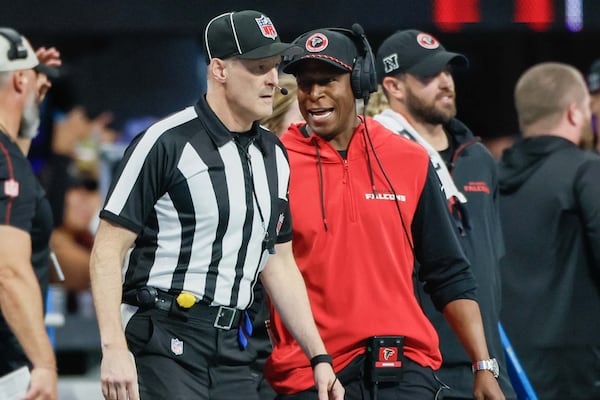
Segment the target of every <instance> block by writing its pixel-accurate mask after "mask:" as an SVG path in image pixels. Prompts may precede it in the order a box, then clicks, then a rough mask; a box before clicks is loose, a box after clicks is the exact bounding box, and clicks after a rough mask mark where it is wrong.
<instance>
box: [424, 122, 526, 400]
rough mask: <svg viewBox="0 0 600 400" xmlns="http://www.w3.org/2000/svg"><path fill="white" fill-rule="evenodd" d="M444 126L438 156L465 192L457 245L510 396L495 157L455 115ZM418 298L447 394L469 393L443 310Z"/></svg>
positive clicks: (466, 363) (467, 366)
mask: <svg viewBox="0 0 600 400" xmlns="http://www.w3.org/2000/svg"><path fill="white" fill-rule="evenodd" d="M444 129H445V130H446V132H447V133H448V135H449V139H450V140H451V142H452V143H451V148H450V149H451V151H450V153H449V154H448V153H447V152H442V157H443V158H444V160H445V161H446V165H447V166H448V169H449V172H450V174H451V175H452V179H453V180H454V183H455V184H456V187H457V188H458V190H460V191H461V192H462V193H463V194H464V195H465V196H466V197H467V203H465V204H463V205H462V208H463V211H462V213H461V214H462V221H458V220H456V218H455V221H456V222H457V233H458V235H459V239H460V242H461V245H462V248H463V250H464V252H465V254H466V255H467V258H468V259H469V261H470V262H471V269H472V271H473V274H474V275H475V278H476V280H477V284H478V290H477V298H478V301H479V307H480V309H481V313H482V319H483V326H484V329H485V334H486V340H487V344H488V350H489V353H490V356H492V357H495V358H496V359H497V360H498V363H499V364H500V373H501V374H500V378H499V383H500V387H501V388H502V391H503V392H504V394H505V396H506V398H507V399H511V398H516V396H515V394H514V391H513V389H512V386H511V384H510V379H509V377H508V374H507V369H506V362H505V356H504V349H503V347H502V343H501V341H500V336H499V333H498V320H499V318H500V305H501V283H500V267H499V262H500V258H501V257H502V256H503V254H504V244H503V238H502V229H501V225H500V219H499V206H498V196H499V194H498V179H497V169H496V162H495V161H494V159H493V157H492V156H491V154H490V153H489V151H488V150H487V149H486V148H485V146H483V145H482V144H481V143H480V141H479V139H478V138H476V137H475V136H474V135H473V133H472V132H471V131H470V130H469V129H468V128H467V127H466V126H465V125H464V124H463V123H462V122H460V121H459V120H457V119H453V120H451V121H450V122H449V123H448V124H447V125H446V126H444ZM455 217H456V216H455ZM419 297H420V299H421V300H422V304H423V308H424V310H425V312H426V314H427V316H428V317H429V318H430V320H431V321H432V323H433V324H434V326H435V327H436V330H437V331H438V333H439V336H440V349H441V351H442V355H443V358H444V364H443V366H442V369H440V371H438V375H439V377H440V379H441V380H442V381H443V382H444V383H446V384H447V385H449V386H450V387H451V389H452V390H451V391H450V392H448V394H447V396H451V397H464V398H471V397H472V390H473V385H472V383H473V373H472V372H471V359H470V358H469V356H468V354H467V353H466V352H465V350H464V348H463V347H462V345H461V344H460V342H459V341H458V339H457V338H456V335H455V334H454V332H453V331H452V329H451V328H450V326H449V324H448V323H447V321H446V319H445V318H444V317H443V315H442V314H440V313H439V312H437V311H435V310H434V308H433V306H432V304H431V301H429V300H428V297H427V296H423V295H422V293H421V294H420V296H419ZM467 383H468V384H467Z"/></svg>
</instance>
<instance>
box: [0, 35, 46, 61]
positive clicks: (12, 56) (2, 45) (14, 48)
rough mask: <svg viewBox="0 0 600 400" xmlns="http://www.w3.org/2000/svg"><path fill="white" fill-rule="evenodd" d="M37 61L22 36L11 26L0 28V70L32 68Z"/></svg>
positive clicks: (33, 52) (29, 45) (27, 42)
mask: <svg viewBox="0 0 600 400" xmlns="http://www.w3.org/2000/svg"><path fill="white" fill-rule="evenodd" d="M39 63H40V62H39V61H38V58H37V56H36V55H35V51H33V48H32V47H31V44H30V43H29V41H28V40H27V39H26V38H25V37H24V36H22V35H21V34H20V33H19V32H17V31H15V30H14V29H11V28H4V27H1V28H0V72H6V71H19V70H24V69H33V68H35V67H36V66H38V64H39Z"/></svg>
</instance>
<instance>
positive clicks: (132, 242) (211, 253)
mask: <svg viewBox="0 0 600 400" xmlns="http://www.w3.org/2000/svg"><path fill="white" fill-rule="evenodd" d="M204 43H205V48H206V54H207V59H208V63H209V64H208V71H207V80H208V90H207V92H206V94H205V95H204V96H202V97H201V99H200V101H199V102H198V103H197V104H196V105H195V106H192V107H188V108H186V109H184V110H182V111H180V112H178V113H175V114H173V115H171V116H169V117H167V118H165V119H163V120H161V121H159V122H157V123H156V124H154V125H152V126H151V127H149V128H148V129H147V130H146V131H145V132H143V133H142V134H140V135H139V136H138V137H137V138H135V139H134V141H133V143H132V144H131V145H130V146H129V148H128V149H127V150H126V152H125V155H124V158H123V160H122V162H121V164H120V167H119V168H118V170H117V173H116V175H115V178H114V180H113V183H112V185H111V188H110V191H109V194H108V196H107V200H106V203H105V206H104V209H103V210H102V211H101V213H100V217H101V218H102V220H101V222H100V227H99V229H98V232H97V234H96V240H95V244H94V248H93V251H92V256H91V278H92V290H93V296H94V302H95V305H96V313H97V317H98V323H99V327H100V336H101V342H102V351H103V359H102V366H101V380H102V392H103V394H104V397H105V398H106V399H119V400H122V399H130V400H137V399H138V398H140V397H141V398H142V399H144V400H148V399H157V400H158V399H232V400H233V399H239V398H245V399H256V398H257V393H256V382H254V380H253V377H252V375H251V373H250V368H249V365H250V364H251V363H252V361H253V360H254V358H255V356H256V352H255V350H254V349H253V347H252V345H251V344H249V342H248V337H249V335H251V334H252V332H251V321H250V319H249V317H248V315H247V312H246V310H247V309H248V307H250V305H251V304H252V302H253V288H254V286H255V284H256V283H257V280H258V279H259V278H260V279H261V281H262V283H263V285H264V287H265V288H266V291H267V293H268V294H269V296H270V298H271V300H272V302H273V304H274V305H275V307H276V308H277V309H278V310H279V312H280V313H281V315H283V317H284V320H285V323H286V326H287V328H288V329H289V330H290V332H292V333H293V335H294V336H295V338H296V339H297V340H298V341H299V342H300V343H302V349H303V351H304V354H305V357H308V358H307V362H308V359H311V360H312V362H313V364H314V366H315V368H314V371H313V372H314V373H313V379H314V381H313V382H314V384H315V385H316V387H317V388H318V392H319V399H322V400H325V399H328V398H332V399H342V398H343V395H344V389H343V387H342V386H341V384H340V383H339V382H336V378H335V375H334V372H333V370H332V368H331V365H330V360H331V357H330V356H329V355H327V352H326V349H325V346H324V345H323V342H322V341H321V338H320V337H319V333H318V331H317V329H316V326H315V323H314V321H313V318H312V315H311V311H310V306H309V302H308V298H307V296H306V289H305V286H304V282H303V280H302V277H301V275H300V274H299V272H298V268H297V266H296V264H295V262H294V258H293V255H292V251H291V220H290V217H289V206H288V199H287V188H288V180H289V165H288V162H287V159H286V155H285V150H284V149H283V146H282V145H281V143H280V142H279V139H277V137H276V136H275V135H273V134H271V133H270V132H269V131H267V130H265V129H263V128H262V127H260V126H259V124H258V122H257V121H258V120H260V119H261V118H263V117H265V116H267V115H269V114H270V113H271V112H272V101H273V92H274V90H276V88H277V84H278V80H277V68H278V66H279V63H280V60H281V56H282V54H286V53H287V52H288V51H290V49H291V48H292V46H291V45H290V44H287V43H282V42H281V41H280V39H279V36H278V34H277V31H276V29H275V26H274V25H273V23H272V21H271V20H270V18H269V17H267V16H266V15H264V14H263V13H261V12H258V11H252V10H246V11H240V12H229V13H225V14H222V15H219V16H217V17H215V18H213V19H212V20H211V21H210V22H209V23H208V24H207V26H206V29H205V31H204ZM121 268H123V269H122V271H121ZM122 277H123V280H122ZM120 310H121V312H120ZM123 328H124V330H125V334H123ZM130 351H131V353H132V355H133V357H132V356H131V354H130V353H129V352H130ZM136 368H137V372H136ZM291 373H293V372H291ZM138 384H139V390H138ZM138 392H139V394H138Z"/></svg>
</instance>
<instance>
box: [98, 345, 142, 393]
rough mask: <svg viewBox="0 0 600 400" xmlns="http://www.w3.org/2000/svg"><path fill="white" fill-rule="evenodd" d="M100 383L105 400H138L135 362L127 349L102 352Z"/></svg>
mask: <svg viewBox="0 0 600 400" xmlns="http://www.w3.org/2000/svg"><path fill="white" fill-rule="evenodd" d="M100 381H101V382H102V395H103V396H104V398H105V399H106V400H139V399H140V394H139V389H138V380H137V370H136V368H135V360H134V358H133V355H132V354H131V353H130V352H129V350H128V349H127V348H123V349H121V348H119V349H105V350H104V351H103V353H102V365H101V366H100Z"/></svg>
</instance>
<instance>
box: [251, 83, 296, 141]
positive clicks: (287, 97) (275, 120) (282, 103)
mask: <svg viewBox="0 0 600 400" xmlns="http://www.w3.org/2000/svg"><path fill="white" fill-rule="evenodd" d="M279 87H281V88H285V89H286V90H287V93H286V94H283V93H281V90H277V89H276V90H275V94H274V96H273V113H272V114H271V115H269V116H268V117H266V118H263V119H262V120H261V121H260V123H261V124H262V125H264V126H266V127H267V128H268V129H269V130H270V131H272V132H273V133H275V134H276V135H277V136H278V137H280V136H281V135H283V133H284V132H285V131H286V130H287V128H288V127H289V126H290V124H292V123H295V122H302V121H304V118H303V117H302V114H300V108H298V98H297V96H296V92H297V91H298V87H297V86H296V79H295V78H294V77H293V76H292V75H288V74H282V75H280V76H279Z"/></svg>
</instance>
